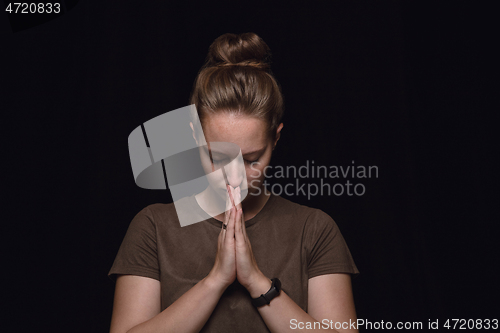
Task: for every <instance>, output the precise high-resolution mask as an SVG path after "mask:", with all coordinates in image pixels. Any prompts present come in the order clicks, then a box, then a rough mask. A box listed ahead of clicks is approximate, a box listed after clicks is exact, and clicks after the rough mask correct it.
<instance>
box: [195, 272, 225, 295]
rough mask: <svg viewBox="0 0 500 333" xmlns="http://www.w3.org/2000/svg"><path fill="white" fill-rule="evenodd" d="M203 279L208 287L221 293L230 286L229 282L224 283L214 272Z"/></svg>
mask: <svg viewBox="0 0 500 333" xmlns="http://www.w3.org/2000/svg"><path fill="white" fill-rule="evenodd" d="M202 281H203V283H204V285H205V286H206V287H207V288H209V289H211V290H213V291H214V292H218V293H220V294H221V295H222V293H223V292H224V290H226V289H227V287H229V285H228V284H227V283H224V282H223V281H222V280H221V279H217V278H216V277H215V276H213V275H212V274H208V275H207V276H206V277H205V278H204V279H203V280H202Z"/></svg>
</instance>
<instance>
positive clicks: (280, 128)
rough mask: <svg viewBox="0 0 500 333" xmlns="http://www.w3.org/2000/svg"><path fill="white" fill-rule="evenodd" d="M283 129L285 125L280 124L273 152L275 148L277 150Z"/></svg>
mask: <svg viewBox="0 0 500 333" xmlns="http://www.w3.org/2000/svg"><path fill="white" fill-rule="evenodd" d="M282 129H283V123H281V124H279V126H278V128H277V129H276V139H275V140H274V145H273V150H274V148H276V145H277V144H278V140H279V139H280V136H281V130H282Z"/></svg>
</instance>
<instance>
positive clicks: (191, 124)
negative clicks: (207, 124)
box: [189, 122, 199, 146]
mask: <svg viewBox="0 0 500 333" xmlns="http://www.w3.org/2000/svg"><path fill="white" fill-rule="evenodd" d="M189 126H190V127H191V131H192V132H191V134H192V135H193V139H194V141H196V145H197V146H199V144H198V140H196V135H195V134H194V126H193V123H192V122H189Z"/></svg>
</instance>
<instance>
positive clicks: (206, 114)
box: [109, 33, 359, 333]
mask: <svg viewBox="0 0 500 333" xmlns="http://www.w3.org/2000/svg"><path fill="white" fill-rule="evenodd" d="M269 57H270V51H269V48H268V46H267V45H266V44H265V43H264V41H263V40H262V39H261V38H260V37H258V36H257V35H256V34H254V33H245V34H240V35H234V34H225V35H222V36H220V37H219V38H217V39H216V40H215V41H214V42H213V44H212V45H211V46H210V49H209V54H208V57H207V61H206V63H205V65H204V66H203V67H202V69H201V70H200V72H199V74H198V77H197V79H196V81H195V84H194V88H193V92H192V94H191V98H190V101H191V104H195V106H196V108H197V111H198V115H199V119H200V121H201V124H202V128H203V132H204V135H205V138H206V141H207V142H208V143H210V142H230V143H234V144H236V145H238V146H239V147H240V149H241V152H242V155H243V158H244V160H245V169H246V175H247V184H248V195H247V196H246V197H245V198H244V200H243V202H242V203H241V204H238V203H239V202H240V199H241V195H240V192H241V190H240V188H239V186H240V185H241V179H236V178H235V177H232V178H231V177H227V180H226V181H227V184H228V185H227V186H228V187H227V188H228V192H229V193H230V196H229V199H228V200H229V201H230V202H232V204H230V206H231V205H232V206H233V207H232V208H231V209H228V211H227V212H226V213H223V214H219V215H217V216H214V217H212V218H208V219H206V220H205V221H202V222H199V223H196V224H193V225H189V226H185V227H180V226H179V220H178V218H177V214H176V211H175V207H174V205H173V204H153V205H149V206H148V207H146V208H144V209H143V210H142V211H141V212H139V213H138V214H137V215H136V216H135V217H134V219H133V220H132V222H131V224H130V226H129V229H128V231H127V234H126V236H125V239H124V241H123V243H122V245H121V247H120V250H119V252H118V255H117V257H116V259H115V262H114V264H113V267H112V268H111V270H110V272H109V276H110V277H111V278H115V277H116V290H115V300H114V307H113V315H112V320H111V333H125V332H129V333H140V332H200V331H201V332H218V333H224V332H237V333H239V332H268V331H271V332H289V331H294V332H297V331H299V332H300V331H301V330H304V331H307V332H314V331H321V332H324V331H332V332H335V331H339V332H347V331H349V332H356V331H357V330H356V329H353V328H352V326H348V325H347V324H346V323H349V322H350V321H351V322H353V321H355V320H356V313H355V308H354V302H353V297H352V291H351V275H350V274H358V273H359V272H358V270H357V268H356V265H355V264H354V261H353V260H352V257H351V255H350V252H349V249H348V248H347V245H346V244H345V242H344V239H343V237H342V235H341V233H340V231H339V229H338V227H337V225H336V224H335V222H334V221H333V220H332V219H331V218H330V217H329V216H328V215H327V214H325V213H324V212H322V211H320V210H318V209H313V208H308V207H305V206H302V205H298V204H295V203H292V202H291V201H289V200H286V199H284V198H281V197H280V196H277V195H275V194H272V193H269V192H268V191H266V190H265V189H264V187H263V186H262V183H263V179H264V173H263V170H264V169H265V167H266V166H268V165H269V162H270V159H271V155H272V151H273V150H274V148H275V147H276V144H277V142H278V140H279V138H280V134H281V130H282V128H283V124H282V123H281V117H282V115H283V98H282V95H281V92H280V88H279V85H278V83H277V82H276V80H275V78H274V77H273V75H272V73H271V71H270V67H269ZM193 137H195V139H197V136H196V134H194V133H193ZM187 200H191V203H193V204H194V205H196V204H198V207H199V209H200V211H203V210H204V211H207V210H209V208H208V207H204V208H205V209H202V208H203V206H204V205H206V202H207V201H206V200H203V195H198V196H196V197H195V196H193V197H190V198H188V199H187ZM229 201H228V202H229ZM235 203H236V204H235ZM243 213H244V214H243ZM271 279H272V280H271ZM278 280H279V281H280V282H281V283H279V282H278ZM280 284H281V288H280ZM261 295H265V296H261ZM253 299H254V300H255V301H252V300H253ZM336 323H337V324H336ZM342 323H344V325H342ZM320 324H321V325H320ZM335 324H336V325H335ZM335 327H337V329H335Z"/></svg>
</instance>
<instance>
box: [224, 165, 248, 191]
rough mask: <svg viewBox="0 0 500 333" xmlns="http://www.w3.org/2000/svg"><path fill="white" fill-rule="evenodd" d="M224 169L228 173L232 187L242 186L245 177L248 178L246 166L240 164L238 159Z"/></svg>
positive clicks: (228, 179)
mask: <svg viewBox="0 0 500 333" xmlns="http://www.w3.org/2000/svg"><path fill="white" fill-rule="evenodd" d="M224 169H225V171H226V175H227V181H228V182H229V185H231V186H232V187H238V186H240V185H241V183H242V181H243V179H244V177H246V173H245V166H244V164H243V163H241V162H239V161H238V159H237V158H236V159H234V160H233V161H232V162H231V163H229V164H228V165H226V166H225V167H224Z"/></svg>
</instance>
